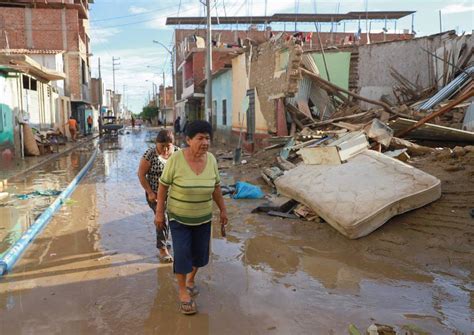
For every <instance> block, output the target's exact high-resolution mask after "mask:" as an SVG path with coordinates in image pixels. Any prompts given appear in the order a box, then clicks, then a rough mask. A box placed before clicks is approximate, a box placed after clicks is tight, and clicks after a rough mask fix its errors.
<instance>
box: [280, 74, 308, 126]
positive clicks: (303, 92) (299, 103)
mask: <svg viewBox="0 0 474 335" xmlns="http://www.w3.org/2000/svg"><path fill="white" fill-rule="evenodd" d="M312 85H313V82H312V81H311V80H309V79H308V78H303V79H301V80H299V81H298V92H297V93H296V95H295V96H294V97H293V98H286V102H287V103H290V104H292V105H293V106H295V107H296V108H298V109H299V110H300V111H301V112H302V113H304V114H305V115H306V116H307V117H308V118H310V119H312V118H313V116H312V115H311V112H310V109H309V106H308V100H309V95H310V93H311V87H312Z"/></svg>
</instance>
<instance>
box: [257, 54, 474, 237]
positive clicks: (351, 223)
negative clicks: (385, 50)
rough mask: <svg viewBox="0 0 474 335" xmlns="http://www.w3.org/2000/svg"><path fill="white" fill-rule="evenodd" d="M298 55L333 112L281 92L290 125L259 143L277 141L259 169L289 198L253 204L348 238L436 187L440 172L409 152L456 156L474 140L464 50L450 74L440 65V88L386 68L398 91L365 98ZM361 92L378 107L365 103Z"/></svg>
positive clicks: (430, 196)
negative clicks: (417, 163) (418, 163)
mask: <svg viewBox="0 0 474 335" xmlns="http://www.w3.org/2000/svg"><path fill="white" fill-rule="evenodd" d="M470 55H471V56H472V52H471V54H470ZM469 59H470V58H469ZM469 59H468V60H469ZM302 64H303V65H302V66H303V67H301V68H300V71H301V74H302V76H303V77H305V78H309V79H311V81H312V82H313V83H314V84H315V86H316V87H317V89H322V90H324V91H325V92H326V93H327V95H328V97H329V103H330V104H331V105H332V107H333V110H334V113H332V115H330V116H328V115H327V114H324V113H320V114H321V115H315V114H313V115H311V117H309V116H308V113H307V110H306V109H305V110H304V111H303V110H301V109H300V107H301V106H311V105H312V102H311V101H305V102H304V103H303V104H302V103H301V101H299V102H298V103H295V101H294V100H293V101H291V100H290V101H287V103H286V105H285V108H286V112H287V120H289V123H290V125H289V129H290V135H289V136H274V137H270V138H269V139H268V146H266V147H265V148H264V150H266V151H271V152H273V150H275V149H277V148H278V150H279V151H278V154H277V156H276V157H275V159H274V161H273V163H272V164H271V165H270V166H264V167H263V168H262V169H261V177H262V179H263V180H264V181H265V182H266V183H267V184H268V185H269V186H271V187H272V188H274V189H275V190H276V191H277V193H279V194H281V195H284V196H285V197H286V198H284V199H285V200H286V201H285V202H284V203H283V204H280V205H278V206H273V205H272V204H270V205H268V206H266V207H265V208H257V209H256V211H257V212H265V213H267V214H270V215H276V216H280V217H283V218H296V217H300V218H305V219H307V220H317V221H322V220H324V221H326V222H327V223H329V224H331V225H332V226H333V227H334V228H336V229H337V230H338V231H339V232H341V233H342V234H344V235H346V236H348V237H349V238H359V237H362V236H365V235H367V234H369V233H371V232H372V231H373V230H375V229H377V228H378V227H380V226H381V225H383V224H384V223H385V222H386V221H388V220H389V219H390V218H391V217H393V216H395V215H398V214H401V213H403V212H406V211H409V210H413V209H416V208H419V207H422V206H424V205H426V204H428V203H431V202H433V201H435V200H437V199H438V198H439V197H440V196H441V183H440V180H438V179H437V178H436V177H433V176H431V175H429V174H427V173H425V172H423V171H421V170H418V169H416V168H414V167H412V166H410V165H407V164H406V162H410V159H411V158H412V157H414V156H422V155H427V154H429V155H433V157H434V159H442V157H444V156H446V155H447V156H450V157H453V155H457V156H462V155H463V154H466V153H467V152H470V150H471V149H472V146H466V147H465V148H463V146H464V145H467V144H469V143H473V142H474V133H473V130H474V129H473V124H472V120H474V107H473V103H472V97H473V96H474V83H473V80H472V79H473V77H474V66H472V65H469V64H470V63H469V61H467V60H466V57H465V56H462V57H460V58H459V62H458V64H454V67H455V69H456V70H455V71H452V72H451V73H449V79H450V80H449V81H448V80H447V77H448V73H445V79H444V84H445V85H444V86H442V87H439V88H436V87H434V86H432V87H428V88H423V87H420V86H419V85H418V84H417V83H411V82H409V81H408V80H407V79H406V78H404V77H403V76H402V75H401V74H399V73H398V72H397V71H396V70H395V69H393V68H392V69H391V74H392V76H393V77H394V78H395V79H396V81H397V83H398V84H397V85H395V86H394V87H393V92H394V95H395V97H396V100H397V101H390V100H389V99H388V98H385V97H383V98H382V99H381V100H380V101H374V100H371V99H366V98H364V97H363V96H360V95H358V94H355V93H353V92H350V91H348V90H345V89H343V88H340V87H338V86H336V85H335V84H333V83H331V82H329V81H326V80H324V79H322V78H320V77H319V75H318V74H316V73H314V72H313V71H312V70H311V68H312V66H307V64H308V63H307V62H303V63H302ZM461 66H462V67H461ZM287 100H288V99H287ZM360 101H363V102H367V103H370V104H372V105H375V106H376V108H372V109H369V110H362V109H361V107H359V104H358V102H360ZM288 116H289V118H288ZM318 117H319V119H318ZM416 140H430V141H435V142H430V143H428V144H427V142H424V143H423V145H421V144H417V143H415V141H416ZM452 143H457V144H458V146H456V148H455V149H454V150H451V149H449V148H443V147H448V146H453V144H452ZM440 146H441V148H440Z"/></svg>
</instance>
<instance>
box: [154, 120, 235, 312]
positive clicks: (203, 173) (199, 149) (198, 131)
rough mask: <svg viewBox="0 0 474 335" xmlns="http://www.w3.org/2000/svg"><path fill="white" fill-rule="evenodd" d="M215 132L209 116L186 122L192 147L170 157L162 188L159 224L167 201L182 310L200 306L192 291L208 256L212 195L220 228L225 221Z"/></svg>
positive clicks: (194, 310)
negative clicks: (213, 144) (212, 149)
mask: <svg viewBox="0 0 474 335" xmlns="http://www.w3.org/2000/svg"><path fill="white" fill-rule="evenodd" d="M211 134H212V127H211V125H210V124H209V123H208V122H206V121H194V122H192V123H190V124H189V125H188V126H187V128H186V142H187V143H188V145H189V147H187V148H185V149H183V150H180V151H178V152H176V153H174V154H173V155H172V156H171V157H170V158H169V159H168V161H167V163H166V166H165V169H164V171H163V173H162V175H161V178H160V184H161V185H160V187H159V188H158V196H157V206H156V216H155V224H156V226H157V228H161V227H162V226H163V225H164V222H165V216H164V211H165V202H166V210H167V212H168V217H169V220H170V222H169V225H170V228H171V237H172V239H173V250H174V263H173V269H174V273H175V274H176V278H177V280H178V286H179V300H180V310H181V312H182V313H183V314H194V313H196V312H197V309H196V304H195V302H194V301H193V299H192V297H193V296H195V295H197V294H198V293H199V292H198V290H197V288H196V286H195V276H196V273H197V271H198V268H200V267H203V266H205V265H206V264H207V263H208V262H209V244H210V238H211V219H212V201H213V200H214V201H215V202H216V204H217V206H218V207H219V210H220V223H221V225H222V231H224V229H223V227H224V226H225V225H226V224H227V210H226V208H225V204H224V198H223V197H222V192H221V187H220V177H219V171H218V168H217V161H216V158H215V157H214V156H213V155H212V154H211V153H209V152H208V149H209V143H210V138H211Z"/></svg>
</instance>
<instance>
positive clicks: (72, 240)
mask: <svg viewBox="0 0 474 335" xmlns="http://www.w3.org/2000/svg"><path fill="white" fill-rule="evenodd" d="M127 132H128V133H127ZM127 132H126V133H125V134H124V135H123V136H119V137H118V139H116V140H110V141H105V142H104V143H102V144H101V145H100V154H99V155H98V157H97V159H96V161H95V163H94V166H93V168H92V169H91V170H90V171H89V173H88V174H87V176H86V177H85V178H84V179H83V181H82V182H81V184H80V185H79V186H78V187H77V189H76V191H75V192H74V193H73V194H72V196H71V200H72V202H71V204H70V205H67V206H63V207H62V208H61V210H60V211H59V212H58V213H57V214H56V215H55V217H54V218H53V220H52V221H51V222H50V223H49V225H48V226H47V227H46V228H45V230H44V231H43V232H42V233H41V234H40V235H39V236H38V238H37V239H36V240H35V241H34V243H32V245H31V246H30V247H29V249H28V250H27V251H26V252H25V254H24V256H23V257H22V259H21V260H20V261H19V262H18V264H17V265H16V266H15V268H14V269H13V272H12V273H10V274H8V275H7V276H6V277H4V278H3V279H0V333H1V334H193V335H197V334H347V329H348V326H349V324H354V325H356V326H357V327H358V328H359V329H360V330H362V331H365V329H367V327H368V326H369V325H370V324H371V323H373V322H377V323H382V324H388V325H391V326H394V327H395V328H396V329H397V330H398V331H399V332H400V333H403V331H404V330H405V331H407V330H410V329H419V330H423V331H425V332H426V333H431V334H453V333H454V332H455V331H460V332H462V333H464V334H470V333H471V332H472V313H473V305H474V304H473V293H472V292H473V289H474V287H473V286H472V270H473V268H472V261H470V260H469V257H468V256H469V255H461V254H460V253H457V254H452V252H453V251H447V250H445V249H443V248H435V247H433V246H432V245H431V247H428V246H427V245H426V244H425V243H424V241H423V240H422V239H420V238H419V236H418V235H416V233H413V234H412V233H406V231H407V229H406V226H404V225H406V223H405V222H406V221H407V220H408V219H407V218H409V217H408V216H402V217H400V219H399V222H394V223H391V224H389V225H387V227H384V230H383V231H377V232H375V233H374V234H372V235H371V236H369V237H367V238H364V239H360V240H348V239H346V238H345V237H343V236H341V235H340V234H339V233H337V232H336V231H335V230H334V229H333V228H331V227H329V226H328V225H326V224H324V223H323V224H320V223H314V222H305V221H300V220H285V219H279V218H275V217H269V216H265V215H259V214H252V213H251V210H252V209H253V208H255V207H256V206H258V205H259V204H261V203H263V201H264V200H261V201H260V200H258V201H255V200H232V199H226V204H227V206H228V212H229V221H230V222H229V227H228V232H227V237H226V238H222V237H220V235H219V234H218V232H219V229H218V226H217V225H215V226H214V228H213V238H212V241H211V247H212V253H211V261H210V264H209V265H208V266H207V267H205V268H204V269H202V271H200V273H199V274H198V277H197V285H198V286H199V288H200V294H199V295H198V296H197V298H196V301H197V304H198V309H199V313H198V314H197V315H195V316H190V317H189V316H184V315H181V314H180V313H179V312H178V300H177V291H176V283H175V280H174V278H173V273H172V266H171V265H168V264H160V262H159V260H158V258H157V250H156V248H155V232H154V226H153V213H152V211H151V210H150V209H149V208H148V206H147V204H146V202H145V197H144V191H143V190H142V189H141V186H140V185H139V183H138V179H137V176H136V172H137V167H138V162H139V160H140V157H141V156H142V155H143V153H144V151H145V150H146V148H147V147H148V146H149V145H150V143H147V139H153V138H154V134H153V133H150V132H147V131H146V130H141V131H138V130H135V131H131V130H129V131H127ZM65 159H66V162H70V158H69V161H68V160H67V158H65ZM80 161H81V162H82V158H81V159H80ZM44 169H45V172H43V173H46V171H49V172H47V173H51V174H54V173H52V171H53V170H54V171H64V169H66V166H64V167H63V169H61V168H60V167H58V166H52V167H49V168H46V167H45V168H44ZM239 178H240V177H239V176H238V175H237V174H232V173H230V172H228V173H225V174H223V181H224V182H225V183H229V184H231V183H233V182H235V181H236V180H238V179H239ZM41 185H43V184H41ZM61 185H62V184H61ZM48 187H59V184H52V185H50V186H48ZM25 191H26V190H25ZM216 214H217V213H216ZM2 217H3V216H2ZM447 255H448V256H450V257H449V258H450V260H449V261H448V260H447V258H446V256H447ZM453 255H454V256H453ZM420 334H421V333H420Z"/></svg>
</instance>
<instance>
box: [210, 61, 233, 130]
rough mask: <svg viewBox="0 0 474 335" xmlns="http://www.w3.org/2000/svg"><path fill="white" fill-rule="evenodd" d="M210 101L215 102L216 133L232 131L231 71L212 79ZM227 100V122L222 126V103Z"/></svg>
mask: <svg viewBox="0 0 474 335" xmlns="http://www.w3.org/2000/svg"><path fill="white" fill-rule="evenodd" d="M212 100H213V101H216V102H217V111H216V112H217V131H228V132H230V131H231V130H232V70H231V69H229V70H228V71H226V72H223V73H221V74H219V75H218V76H216V77H214V78H213V79H212ZM223 100H227V103H226V105H227V122H226V125H223V122H222V121H223V120H222V109H223V107H222V101H223Z"/></svg>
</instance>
